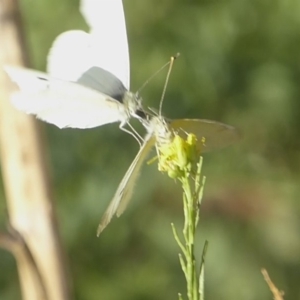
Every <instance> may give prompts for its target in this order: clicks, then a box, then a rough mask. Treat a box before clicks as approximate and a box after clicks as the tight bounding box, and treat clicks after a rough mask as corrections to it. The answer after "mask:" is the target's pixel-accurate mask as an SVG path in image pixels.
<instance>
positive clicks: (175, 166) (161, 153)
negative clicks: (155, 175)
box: [157, 133, 200, 178]
mask: <svg viewBox="0 0 300 300" xmlns="http://www.w3.org/2000/svg"><path fill="white" fill-rule="evenodd" d="M196 145H197V138H196V136H195V135H194V134H191V133H190V134H188V135H187V138H186V140H185V139H183V138H182V137H180V136H179V135H177V134H175V135H174V138H173V139H172V141H171V142H170V143H166V144H162V145H158V146H157V152H158V170H159V171H161V172H166V173H168V175H169V177H171V178H178V177H182V176H186V175H189V174H190V173H191V171H192V170H193V166H195V164H196V163H197V162H198V158H197V157H198V156H199V153H200V151H199V149H197V147H196Z"/></svg>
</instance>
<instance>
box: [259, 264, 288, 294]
mask: <svg viewBox="0 0 300 300" xmlns="http://www.w3.org/2000/svg"><path fill="white" fill-rule="evenodd" d="M261 273H262V274H263V276H264V279H265V281H266V282H267V284H268V286H269V289H270V291H271V292H272V294H273V297H274V300H284V299H283V295H284V292H283V291H280V290H278V288H277V287H276V286H275V284H274V283H273V282H272V280H271V278H270V276H269V274H268V272H267V270H266V269H261Z"/></svg>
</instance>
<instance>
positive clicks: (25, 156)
mask: <svg viewBox="0 0 300 300" xmlns="http://www.w3.org/2000/svg"><path fill="white" fill-rule="evenodd" d="M21 29H22V23H21V17H20V12H19V7H18V1H17V0H1V1H0V41H1V45H0V151H1V152H0V158H1V166H2V174H3V181H4V188H5V194H6V200H7V209H8V214H9V219H10V221H9V222H10V224H11V225H12V227H13V228H14V229H15V230H16V231H17V232H18V234H19V235H20V237H21V238H19V239H15V240H12V239H10V240H9V239H8V238H7V237H6V242H8V243H10V244H6V245H10V246H12V245H14V246H13V247H14V249H15V251H13V253H14V255H15V258H16V260H17V266H18V272H19V278H20V284H21V290H22V294H23V299H25V300H66V299H69V298H70V297H69V287H68V280H67V272H66V268H65V259H64V254H63V251H62V247H61V242H60V238H59V235H58V230H57V222H56V217H55V214H54V207H53V201H52V195H51V187H50V181H49V176H48V168H47V159H46V158H47V155H46V151H45V146H44V140H43V136H42V134H41V131H40V128H39V126H38V124H37V123H36V121H35V120H34V119H32V118H31V117H28V116H27V115H25V114H23V113H20V112H17V111H16V110H15V109H13V107H12V106H11V104H10V103H9V101H8V99H9V94H10V93H11V92H12V91H13V90H14V89H15V87H14V86H13V85H12V83H11V82H10V81H9V79H8V78H7V77H6V75H5V74H4V72H3V70H2V65H3V64H13V65H25V64H26V63H27V61H28V59H27V58H26V57H27V55H26V51H25V45H24V39H23V35H22V30H21ZM3 240H5V238H4V239H3V236H2V241H3ZM18 243H20V244H19V245H18ZM16 245H18V246H16ZM24 245H25V246H24ZM16 249H19V250H20V249H21V250H20V251H17V250H16ZM24 249H27V250H28V251H27V250H24ZM26 253H27V254H26ZM30 256H32V259H30ZM41 284H42V286H41Z"/></svg>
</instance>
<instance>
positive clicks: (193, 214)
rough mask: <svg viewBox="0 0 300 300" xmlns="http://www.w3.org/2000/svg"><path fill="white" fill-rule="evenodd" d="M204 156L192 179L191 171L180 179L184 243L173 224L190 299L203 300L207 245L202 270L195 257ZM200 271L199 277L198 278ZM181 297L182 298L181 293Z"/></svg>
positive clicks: (203, 181) (203, 179)
mask: <svg viewBox="0 0 300 300" xmlns="http://www.w3.org/2000/svg"><path fill="white" fill-rule="evenodd" d="M201 167H202V157H201V158H200V159H199V162H198V163H197V168H196V174H195V177H194V181H195V182H194V184H193V186H192V183H193V180H191V173H190V172H188V171H186V172H184V173H183V174H182V176H180V177H179V178H178V179H179V180H180V182H181V184H182V189H183V211H184V226H183V239H184V243H182V242H181V239H180V238H179V236H178V233H177V230H176V228H175V226H174V224H171V226H172V231H173V235H174V238H175V240H176V242H177V244H178V246H179V248H180V250H181V252H182V255H181V254H179V261H180V265H181V268H182V270H183V273H184V276H185V278H186V282H187V297H188V300H200V299H201V300H203V299H204V298H203V297H204V296H203V289H204V287H203V286H204V255H205V251H206V247H207V245H205V249H204V252H203V255H202V261H201V266H200V270H199V271H198V272H197V269H196V259H195V234H196V227H197V224H198V222H199V207H200V204H201V200H202V195H203V188H204V183H205V178H204V177H201ZM198 273H199V276H200V277H199V278H198ZM179 299H182V296H181V295H180V297H179Z"/></svg>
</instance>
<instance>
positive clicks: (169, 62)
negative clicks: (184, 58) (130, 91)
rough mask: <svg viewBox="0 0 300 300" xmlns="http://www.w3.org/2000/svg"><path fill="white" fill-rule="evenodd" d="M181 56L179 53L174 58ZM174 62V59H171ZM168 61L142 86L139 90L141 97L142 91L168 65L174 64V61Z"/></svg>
mask: <svg viewBox="0 0 300 300" xmlns="http://www.w3.org/2000/svg"><path fill="white" fill-rule="evenodd" d="M179 55H180V54H179V53H177V54H176V55H174V56H172V57H173V58H174V59H176V58H177V57H178V56H179ZM171 60H172V58H171ZM171 60H170V61H168V62H167V63H166V64H164V65H163V66H162V67H161V68H160V69H158V70H157V71H156V72H155V73H154V74H153V75H151V76H150V77H149V78H148V79H147V80H146V81H145V82H144V83H143V84H142V86H141V87H140V88H139V89H138V91H137V94H138V95H139V94H140V92H141V90H142V89H143V88H144V87H145V86H146V85H147V84H148V83H149V82H150V81H151V80H152V79H153V78H154V77H155V76H156V75H157V74H158V73H159V72H161V71H162V70H163V69H164V68H165V67H167V66H168V65H170V64H172V63H173V62H172V61H171Z"/></svg>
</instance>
